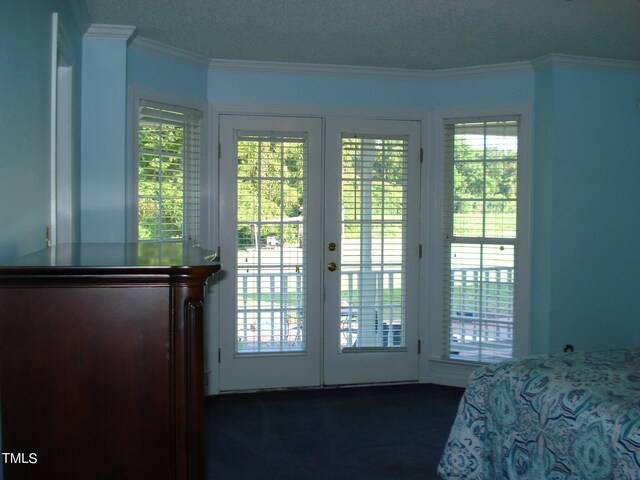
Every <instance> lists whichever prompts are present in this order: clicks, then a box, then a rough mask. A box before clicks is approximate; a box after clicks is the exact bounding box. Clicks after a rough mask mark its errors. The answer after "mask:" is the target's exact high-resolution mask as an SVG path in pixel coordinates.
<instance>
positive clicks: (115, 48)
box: [80, 37, 127, 242]
mask: <svg viewBox="0 0 640 480" xmlns="http://www.w3.org/2000/svg"><path fill="white" fill-rule="evenodd" d="M83 51H84V62H83V71H82V74H83V81H84V83H83V89H82V149H81V152H82V170H81V196H82V210H81V219H80V220H81V228H82V233H81V235H82V241H83V242H124V241H125V232H126V209H125V200H126V196H125V194H126V190H125V180H124V179H125V171H126V163H125V159H126V154H127V150H126V126H125V120H126V111H127V109H126V105H127V102H126V99H127V39H124V38H93V37H85V38H84V40H83Z"/></svg>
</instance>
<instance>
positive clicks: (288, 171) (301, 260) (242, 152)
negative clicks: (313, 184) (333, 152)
mask: <svg viewBox="0 0 640 480" xmlns="http://www.w3.org/2000/svg"><path fill="white" fill-rule="evenodd" d="M237 146H238V178H237V206H238V213H237V225H238V248H237V252H238V253H237V268H238V279H237V317H236V337H237V344H236V351H237V352H238V353H240V354H249V353H277V352H291V351H304V350H305V348H306V347H305V342H306V338H305V322H306V315H305V278H304V264H305V250H304V217H303V210H304V201H305V185H306V178H305V177H304V171H305V161H306V140H305V139H304V138H282V137H264V136H258V135H257V136H251V135H245V136H242V137H240V138H239V139H238V143H237Z"/></svg>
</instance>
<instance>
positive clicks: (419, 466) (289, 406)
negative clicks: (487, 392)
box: [204, 384, 463, 480]
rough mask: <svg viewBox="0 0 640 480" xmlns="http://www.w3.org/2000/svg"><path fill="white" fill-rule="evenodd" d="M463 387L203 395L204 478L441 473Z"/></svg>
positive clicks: (368, 479)
mask: <svg viewBox="0 0 640 480" xmlns="http://www.w3.org/2000/svg"><path fill="white" fill-rule="evenodd" d="M462 393H463V389H461V388H454V387H444V386H437V385H424V384H420V385H418V384H413V385H393V386H376V387H357V388H339V389H318V390H298V391H280V392H263V393H245V394H230V395H221V396H213V397H207V399H206V400H205V412H204V417H205V425H204V445H205V448H204V454H205V472H206V475H205V478H206V479H207V480H213V479H221V480H234V479H240V480H241V479H256V480H262V479H274V480H276V479H277V480H288V479H292V480H293V479H296V480H299V479H349V480H352V479H353V480H358V479H363V480H364V479H366V480H376V479H414V478H416V479H417V478H420V479H423V480H424V479H437V478H438V476H437V475H436V467H437V464H438V462H439V461H440V455H441V454H442V450H443V448H444V444H445V442H446V440H447V437H448V435H449V430H450V428H451V425H452V423H453V419H454V417H455V414H456V412H457V409H458V404H459V402H460V398H461V397H462Z"/></svg>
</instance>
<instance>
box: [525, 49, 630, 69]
mask: <svg viewBox="0 0 640 480" xmlns="http://www.w3.org/2000/svg"><path fill="white" fill-rule="evenodd" d="M531 66H532V67H533V68H534V69H535V70H541V69H544V68H552V67H582V68H606V69H622V70H635V71H638V70H640V62H636V61H634V60H618V59H615V58H601V57H581V56H578V55H567V54H563V53H552V54H549V55H544V56H542V57H538V58H535V59H533V60H532V61H531Z"/></svg>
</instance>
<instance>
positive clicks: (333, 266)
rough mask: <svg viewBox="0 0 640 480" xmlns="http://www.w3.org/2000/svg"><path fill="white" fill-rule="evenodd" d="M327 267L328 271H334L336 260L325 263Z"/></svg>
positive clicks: (336, 267)
mask: <svg viewBox="0 0 640 480" xmlns="http://www.w3.org/2000/svg"><path fill="white" fill-rule="evenodd" d="M327 268H328V269H329V271H330V272H335V271H336V270H337V269H338V266H337V265H336V262H331V263H329V264H328V265H327Z"/></svg>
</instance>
